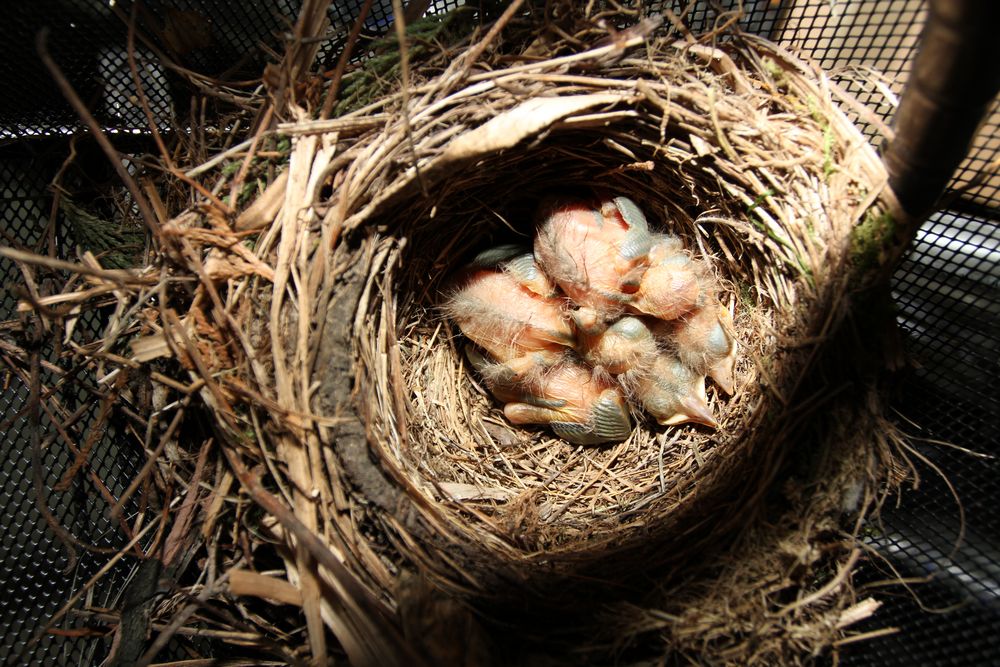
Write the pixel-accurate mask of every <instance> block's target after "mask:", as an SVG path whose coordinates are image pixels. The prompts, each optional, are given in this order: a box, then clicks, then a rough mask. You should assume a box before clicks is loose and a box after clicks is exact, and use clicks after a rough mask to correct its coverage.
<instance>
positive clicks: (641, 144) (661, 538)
mask: <svg viewBox="0 0 1000 667" xmlns="http://www.w3.org/2000/svg"><path fill="white" fill-rule="evenodd" d="M609 51H610V50H609V49H604V50H603V51H601V50H599V51H598V52H595V53H592V54H589V57H588V56H584V57H580V58H575V59H570V60H569V61H568V62H566V61H559V60H558V59H557V60H556V61H550V62H548V63H542V64H539V65H537V66H533V67H526V68H521V69H518V68H515V69H514V70H512V71H504V70H498V71H494V72H490V73H486V74H482V75H479V81H474V82H473V83H472V84H471V85H470V84H469V82H468V81H467V80H463V79H460V78H450V77H449V75H450V74H452V73H453V72H452V71H451V70H449V71H446V72H445V73H444V74H442V75H440V76H439V77H438V78H436V79H432V80H430V81H429V82H427V83H425V84H424V85H423V86H422V87H418V89H417V92H418V93H420V91H423V94H422V95H421V94H416V95H413V96H412V98H411V99H408V100H404V99H403V98H401V97H399V96H397V97H395V98H390V99H388V100H386V101H384V102H383V103H382V104H384V105H385V106H384V108H383V109H381V110H384V111H387V112H389V113H388V114H387V118H389V119H391V120H389V122H387V123H386V124H385V126H384V127H383V128H382V129H381V131H379V132H370V133H367V134H365V135H364V136H362V137H361V138H360V139H359V140H358V141H356V142H352V143H351V144H350V146H349V147H348V148H347V149H346V150H343V151H342V152H340V154H339V156H338V157H336V158H334V157H332V152H331V157H328V158H325V159H317V160H315V161H314V162H313V163H312V166H311V167H310V168H309V169H308V170H306V171H308V172H309V173H311V174H312V176H311V177H310V179H309V180H310V182H311V183H313V184H314V187H316V186H315V184H316V183H320V182H321V181H322V180H323V179H324V178H325V179H327V180H328V181H329V182H330V183H332V185H333V186H334V187H333V189H332V190H331V191H330V193H329V198H328V199H326V200H325V201H324V200H323V197H322V196H320V197H319V198H318V199H317V200H316V204H315V209H316V216H317V218H322V219H323V222H322V224H321V225H319V226H318V228H317V229H318V231H316V233H315V237H316V239H317V242H319V243H323V240H322V239H323V238H324V234H328V233H329V232H328V231H325V230H328V227H329V225H333V226H335V228H336V230H337V234H343V240H342V241H341V242H340V244H339V245H338V246H337V248H336V250H335V252H333V253H332V255H331V259H330V260H328V262H327V263H326V264H325V265H322V266H321V267H320V269H319V270H322V271H324V274H325V275H323V276H320V277H317V278H316V279H315V280H314V281H310V282H315V283H317V284H319V285H320V287H319V290H318V293H319V294H320V295H323V294H326V295H327V300H326V301H325V302H324V301H323V299H315V298H314V297H311V299H310V300H314V301H317V302H318V303H319V306H318V307H316V309H315V312H316V313H318V316H319V317H320V318H321V320H322V321H321V322H320V323H319V324H322V326H321V327H319V328H322V329H323V330H324V336H323V337H322V338H318V339H317V340H319V342H318V348H317V350H316V352H315V358H316V360H317V363H316V366H315V369H316V377H315V380H316V382H317V385H318V387H319V388H318V391H317V393H316V396H315V401H314V406H315V408H316V409H317V411H318V412H319V413H320V414H321V415H325V416H328V417H330V416H335V415H336V416H338V417H344V415H345V414H353V415H354V416H356V417H357V420H354V419H353V418H351V417H348V418H346V419H345V421H346V422H347V423H344V424H339V425H336V426H331V427H329V428H322V429H321V433H322V440H323V442H324V443H325V444H326V446H328V447H329V448H330V451H331V452H333V455H334V456H335V457H336V458H337V460H338V462H339V465H338V467H339V469H340V471H341V472H342V482H343V483H344V484H345V487H346V489H347V491H348V492H352V491H353V492H358V493H359V495H360V496H361V497H363V498H364V499H365V504H366V506H367V507H368V508H370V509H371V512H370V513H369V514H366V515H365V517H366V518H365V519H364V520H365V521H370V522H372V524H369V525H367V526H365V525H360V524H359V525H358V532H359V533H360V534H364V533H365V532H366V530H367V531H369V532H370V531H371V530H372V525H376V526H377V527H378V530H380V531H384V536H385V539H386V540H388V541H389V542H391V543H393V544H394V545H395V546H396V548H398V549H399V550H400V551H401V552H403V553H405V554H407V556H408V557H409V558H411V559H412V560H414V561H415V562H417V563H419V564H421V565H422V566H423V567H424V568H426V569H427V571H429V572H430V573H432V575H433V576H434V578H435V579H436V580H437V581H438V583H439V584H442V585H444V586H445V587H446V588H448V589H450V590H453V591H460V592H463V593H470V592H472V593H473V594H474V595H483V594H486V595H496V594H501V595H502V594H507V595H509V594H511V592H512V591H515V590H516V593H517V594H518V595H521V594H523V592H524V591H525V589H526V588H528V589H535V590H537V592H539V594H540V595H551V593H552V590H553V589H559V590H561V591H565V585H566V582H567V581H572V580H576V581H579V580H582V579H584V578H585V579H586V581H587V584H586V586H587V587H592V586H593V582H594V581H595V580H602V579H607V580H614V579H620V577H621V573H622V571H626V570H628V569H629V564H630V563H634V564H640V563H641V564H642V566H643V569H647V568H649V567H650V566H655V565H661V566H667V565H670V564H674V565H676V564H677V563H679V562H681V561H682V560H683V559H685V558H690V557H691V556H693V555H695V554H697V553H699V551H700V550H701V549H702V548H703V547H704V545H705V544H707V543H709V542H712V541H715V540H718V539H726V536H728V535H730V534H732V532H733V531H735V530H736V528H737V527H738V526H739V525H740V524H741V523H742V522H744V521H746V519H747V517H746V513H747V512H750V511H752V509H753V507H754V502H753V500H754V499H756V498H759V496H760V495H761V494H762V493H763V490H764V489H766V488H767V485H768V482H769V480H770V478H771V476H773V474H774V473H775V471H776V467H777V466H778V465H779V463H780V460H781V458H782V456H783V454H784V453H785V452H786V451H787V449H788V448H789V447H792V446H795V445H796V443H795V433H796V430H795V427H796V424H801V422H802V420H803V418H804V414H803V410H802V409H801V408H800V407H796V404H795V400H794V399H795V394H796V392H797V390H798V388H799V386H800V385H801V383H802V381H803V378H804V377H805V375H806V374H807V373H808V371H809V368H810V365H811V363H812V362H813V360H814V359H815V358H816V355H817V350H818V347H819V343H820V342H822V340H823V339H824V336H825V335H826V334H827V333H828V332H829V331H830V330H832V329H833V328H835V327H836V325H837V323H838V321H839V318H840V317H841V316H842V315H843V312H844V311H845V310H846V306H847V304H846V302H845V301H844V299H843V295H844V294H846V293H847V292H849V287H850V285H851V283H852V281H853V280H854V279H855V278H856V275H857V266H856V262H855V261H854V259H855V258H853V257H852V256H851V247H852V234H853V232H854V230H855V228H856V226H857V225H858V223H859V222H860V221H861V220H862V219H863V218H864V216H865V215H866V212H867V211H868V209H869V208H870V207H871V206H872V205H873V204H874V203H875V202H876V197H877V195H878V193H879V191H880V189H881V185H882V183H884V174H883V173H882V172H881V165H880V163H879V161H878V159H877V157H876V156H875V155H874V152H873V151H872V150H871V149H870V147H869V144H868V143H867V141H865V139H864V138H863V137H862V136H861V134H860V133H859V132H858V131H857V130H856V128H855V127H854V126H853V124H851V123H850V121H849V120H848V119H847V118H846V116H844V114H843V113H842V112H840V111H839V110H838V109H837V107H836V105H835V104H834V93H835V91H831V89H830V87H829V85H828V83H827V82H826V81H825V79H824V78H823V77H822V75H821V74H820V73H819V72H817V71H816V70H814V69H813V68H811V67H810V66H809V65H807V64H805V63H802V62H800V61H798V60H797V59H795V58H794V57H792V56H791V55H789V54H787V53H785V52H783V51H781V50H780V49H777V47H773V46H771V45H769V44H767V43H765V42H763V41H758V40H753V41H743V42H740V43H738V44H733V45H730V46H729V47H727V48H726V49H708V48H706V47H703V46H698V45H691V44H687V45H683V44H682V45H677V44H663V43H661V44H656V45H652V46H649V47H648V51H647V53H646V54H645V56H646V57H643V58H639V57H634V58H624V59H620V58H616V59H615V60H616V61H615V62H608V61H607V60H608V53H609ZM457 82H460V83H461V85H458V83H457ZM404 103H405V104H406V106H405V107H404ZM404 109H405V116H406V118H404V117H403V116H404ZM369 113H371V110H369ZM349 120H350V119H349V118H346V119H344V121H342V122H348V121H349ZM322 128H323V126H322V125H320V124H317V123H312V124H310V123H308V122H305V123H300V124H298V125H297V126H295V127H291V128H290V131H291V132H292V133H293V134H297V135H298V136H299V137H300V142H299V143H300V144H301V143H302V141H301V139H303V138H313V137H316V136H325V137H326V140H327V141H328V142H330V145H334V144H333V142H335V141H336V140H337V139H338V135H334V134H330V133H327V134H325V135H324V134H323V129H322ZM311 145H312V146H313V148H310V149H309V150H310V151H312V150H315V148H314V146H315V145H316V144H315V141H314V142H313V143H312V144H311ZM299 148H300V146H299V145H298V144H297V145H296V147H294V148H293V158H292V159H293V162H294V160H295V154H296V151H297V150H299ZM313 155H314V154H310V155H309V156H306V158H307V159H310V160H311V159H312V157H313ZM414 162H415V164H416V165H417V167H416V168H415V167H414ZM303 163H305V160H303ZM331 165H335V166H336V168H334V167H333V166H331ZM317 173H321V174H322V177H321V178H317V177H316V174H317ZM594 186H597V187H601V188H606V189H608V190H610V191H614V192H622V193H627V194H628V195H629V196H631V197H632V198H633V199H635V200H636V201H637V202H638V203H639V205H640V207H641V208H642V209H643V210H644V211H645V212H646V214H647V216H648V217H649V218H650V221H651V224H652V225H653V226H655V227H656V228H657V229H659V230H663V231H669V232H670V233H673V234H675V235H677V236H679V237H681V239H682V240H683V241H684V243H685V246H686V247H687V248H688V249H689V250H690V251H691V252H693V253H695V254H696V255H698V256H700V257H702V258H704V259H705V260H707V261H708V262H710V264H711V266H712V270H713V271H714V272H715V273H716V275H717V276H718V277H719V278H720V279H721V282H722V284H723V285H725V289H724V296H723V300H724V302H725V303H726V304H727V305H728V306H729V307H731V308H732V309H733V311H734V312H735V315H736V327H737V337H738V340H739V344H740V360H739V363H738V367H737V377H738V382H737V385H738V390H737V392H736V394H735V395H734V396H733V397H730V398H725V397H721V396H719V395H717V394H712V403H713V409H714V410H715V411H716V414H717V415H718V416H719V418H720V422H721V426H720V428H719V429H718V430H717V431H714V432H713V431H709V430H706V429H702V428H699V427H679V428H664V427H660V426H656V425H655V424H654V423H652V422H651V421H649V420H645V419H640V421H639V423H638V425H637V428H636V429H635V431H634V433H633V434H632V436H630V437H629V438H628V439H627V440H626V441H625V442H623V443H620V444H614V445H608V446H602V447H579V446H574V445H570V444H567V443H565V442H563V441H561V440H559V439H558V438H554V437H552V436H551V435H550V434H549V433H548V432H545V431H543V430H539V429H521V428H515V427H513V426H511V425H509V424H508V423H506V422H505V421H504V419H503V417H502V413H501V412H500V411H499V409H498V407H499V406H497V405H496V403H495V402H494V401H493V400H492V399H491V397H490V396H489V395H488V393H487V392H485V391H484V390H483V389H482V388H481V387H480V386H479V385H478V384H477V382H476V380H475V377H474V376H473V375H472V374H470V373H469V372H468V370H467V369H466V367H465V366H466V364H465V362H464V360H463V355H462V352H461V344H462V343H461V340H460V336H459V335H458V334H457V331H456V329H455V328H454V327H453V326H452V325H451V324H449V323H448V322H447V321H446V320H445V319H444V318H443V316H442V314H441V311H440V309H439V307H438V306H439V304H440V302H441V299H442V296H443V294H444V293H445V289H446V287H445V286H446V282H447V280H448V278H449V276H450V275H451V274H452V273H453V272H454V271H455V270H456V269H458V268H459V267H460V266H461V265H462V263H463V261H464V260H466V259H467V258H468V257H469V256H470V255H471V254H474V253H475V252H476V251H478V250H482V249H483V248H485V247H489V246H490V245H491V244H496V243H501V242H516V241H521V242H524V243H530V238H531V236H532V232H533V226H532V211H533V207H534V205H535V204H536V203H537V201H538V199H539V198H540V197H541V196H542V195H543V194H546V193H549V192H551V191H553V190H566V189H567V188H589V187H594ZM331 221H332V222H331ZM331 267H335V269H334V270H330V269H331ZM289 322H291V323H292V324H293V325H294V326H293V327H292V328H294V327H297V326H298V324H297V322H298V320H297V317H291V318H289ZM315 325H317V323H316V322H314V323H313V326H315ZM347 396H350V399H349V400H345V397H347ZM345 403H349V404H350V406H351V407H350V411H348V410H345ZM555 574H559V575H562V576H557V577H554V576H553V575H555ZM511 583H517V584H518V585H517V586H516V587H514V588H513V589H512V587H511ZM504 592H505V593H504Z"/></svg>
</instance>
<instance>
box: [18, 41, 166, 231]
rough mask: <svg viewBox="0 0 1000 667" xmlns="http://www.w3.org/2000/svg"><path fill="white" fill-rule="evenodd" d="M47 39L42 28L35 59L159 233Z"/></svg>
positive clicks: (123, 167) (120, 162) (135, 186)
mask: <svg viewBox="0 0 1000 667" xmlns="http://www.w3.org/2000/svg"><path fill="white" fill-rule="evenodd" d="M48 36H49V29H48V28H42V29H41V30H39V31H38V36H37V38H36V39H35V48H36V49H37V50H38V56H39V58H41V59H42V63H43V64H44V65H45V68H46V69H48V70H49V73H50V74H51V75H52V78H53V79H55V82H56V85H57V86H58V87H59V90H60V91H61V92H62V94H63V96H64V97H65V98H66V100H67V101H68V102H69V103H70V106H72V107H73V110H74V111H76V113H77V114H78V115H79V116H80V119H81V120H82V121H83V122H84V123H85V124H86V125H87V127H88V128H89V129H90V132H91V134H93V135H94V140H95V141H97V144H98V145H99V146H100V147H101V150H102V151H104V154H105V155H106V156H107V158H108V160H109V161H110V162H111V166H112V167H114V169H115V172H117V173H118V177H119V178H120V179H121V180H122V183H124V184H125V187H127V188H128V191H129V193H130V194H131V195H132V200H133V201H134V202H135V205H136V207H138V209H139V213H140V214H141V215H142V219H143V221H144V222H145V223H146V226H147V227H149V229H150V231H152V232H154V233H158V232H159V230H160V228H159V225H158V224H157V223H156V217H155V216H154V215H153V211H152V209H151V208H150V207H149V202H147V201H146V198H145V197H143V195H142V191H140V190H139V186H138V185H137V184H136V182H135V179H134V178H132V175H131V174H129V173H128V170H127V169H126V168H125V165H123V164H122V156H121V153H119V152H118V151H117V150H116V149H115V147H114V146H112V145H111V142H110V141H108V137H107V135H105V134H104V132H103V131H102V130H101V126H100V125H99V124H98V123H97V120H96V119H95V118H94V116H93V115H91V113H90V111H88V110H87V106H86V105H85V104H84V103H83V101H82V100H81V99H80V97H79V96H78V95H77V94H76V91H75V90H73V86H72V85H71V84H70V82H69V81H68V80H67V79H66V76H65V75H64V74H63V72H62V69H60V67H59V65H57V64H56V61H55V60H53V59H52V56H51V55H50V54H49V49H48V45H47V43H46V42H47V41H48Z"/></svg>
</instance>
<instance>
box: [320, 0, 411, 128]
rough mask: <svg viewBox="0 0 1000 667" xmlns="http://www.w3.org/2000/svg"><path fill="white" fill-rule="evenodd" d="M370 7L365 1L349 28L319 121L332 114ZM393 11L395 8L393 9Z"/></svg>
mask: <svg viewBox="0 0 1000 667" xmlns="http://www.w3.org/2000/svg"><path fill="white" fill-rule="evenodd" d="M371 7H372V0H365V1H364V4H363V5H361V11H360V12H359V13H358V17H357V18H356V19H355V20H354V25H353V26H352V27H351V34H350V35H348V36H347V44H346V45H344V50H343V51H342V52H341V54H340V58H338V59H337V66H336V68H335V69H334V70H333V78H332V79H331V81H330V87H329V88H327V91H326V98H324V100H323V108H322V109H321V110H320V112H319V117H320V119H321V120H326V119H327V118H329V117H330V114H331V113H333V105H334V102H336V101H337V95H339V94H340V81H341V79H342V78H343V77H344V70H345V69H347V63H348V61H349V60H350V59H351V56H352V55H353V54H354V45H355V44H356V43H357V41H358V35H360V34H361V29H362V28H363V27H364V25H365V19H366V18H368V11H369V10H370V9H371ZM393 11H395V8H393Z"/></svg>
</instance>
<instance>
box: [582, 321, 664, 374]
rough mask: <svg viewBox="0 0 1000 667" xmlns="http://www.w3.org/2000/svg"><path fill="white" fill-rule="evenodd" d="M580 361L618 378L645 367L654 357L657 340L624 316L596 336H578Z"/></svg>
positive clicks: (643, 324)
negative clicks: (629, 371) (634, 369)
mask: <svg viewBox="0 0 1000 667" xmlns="http://www.w3.org/2000/svg"><path fill="white" fill-rule="evenodd" d="M579 350H580V354H581V356H582V357H583V360H584V361H586V362H587V363H588V364H590V365H591V366H593V367H594V370H595V371H597V372H599V373H606V374H608V375H620V374H622V373H624V372H626V371H627V370H629V369H630V368H643V367H646V366H648V365H649V364H650V363H651V362H652V360H653V358H654V357H655V356H656V353H657V344H656V339H655V338H654V336H653V332H652V331H650V330H649V327H647V326H646V324H645V323H644V322H643V321H642V320H640V319H639V318H638V317H631V316H626V317H623V318H621V319H620V320H618V321H617V322H615V323H614V324H612V325H611V326H609V327H608V328H607V330H605V331H604V332H603V333H600V334H597V335H596V336H588V335H586V334H583V333H581V334H580V335H579Z"/></svg>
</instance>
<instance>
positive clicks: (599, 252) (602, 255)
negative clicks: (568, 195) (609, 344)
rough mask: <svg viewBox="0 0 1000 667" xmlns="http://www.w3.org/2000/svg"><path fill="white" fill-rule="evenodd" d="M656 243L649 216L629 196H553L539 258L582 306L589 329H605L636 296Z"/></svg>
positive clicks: (581, 320) (542, 214)
mask: <svg viewBox="0 0 1000 667" xmlns="http://www.w3.org/2000/svg"><path fill="white" fill-rule="evenodd" d="M650 244H651V241H650V234H649V227H648V224H647V222H646V216H644V215H643V214H642V211H640V210H639V207H638V206H636V204H635V202H633V201H632V200H631V199H629V198H628V197H609V198H605V199H603V200H601V201H600V202H599V203H597V204H595V203H592V202H588V201H584V200H573V199H549V200H547V201H544V202H543V203H542V205H541V206H540V208H539V213H538V231H537V234H536V236H535V245H534V250H535V259H536V260H537V262H538V264H539V265H540V266H541V267H542V269H543V270H544V271H545V273H547V274H548V275H549V277H550V278H552V280H553V281H554V282H555V283H556V285H558V286H559V287H560V288H562V290H563V291H564V292H565V293H566V296H568V297H569V298H570V299H572V300H573V302H574V303H576V304H577V306H579V308H578V310H576V311H574V312H573V313H572V314H571V316H572V317H573V319H574V322H575V323H576V325H577V327H578V328H579V329H580V330H581V331H583V332H585V333H588V334H597V333H600V332H601V331H602V330H603V329H604V328H605V327H606V326H607V323H608V322H609V321H612V320H614V319H615V318H617V316H618V315H620V314H621V312H622V311H623V310H624V306H625V304H626V303H628V302H629V301H631V300H632V294H633V293H634V292H635V291H636V290H637V289H638V287H639V281H640V279H641V278H642V274H643V273H644V272H645V270H646V264H647V261H648V258H647V254H648V252H649V249H650Z"/></svg>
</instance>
